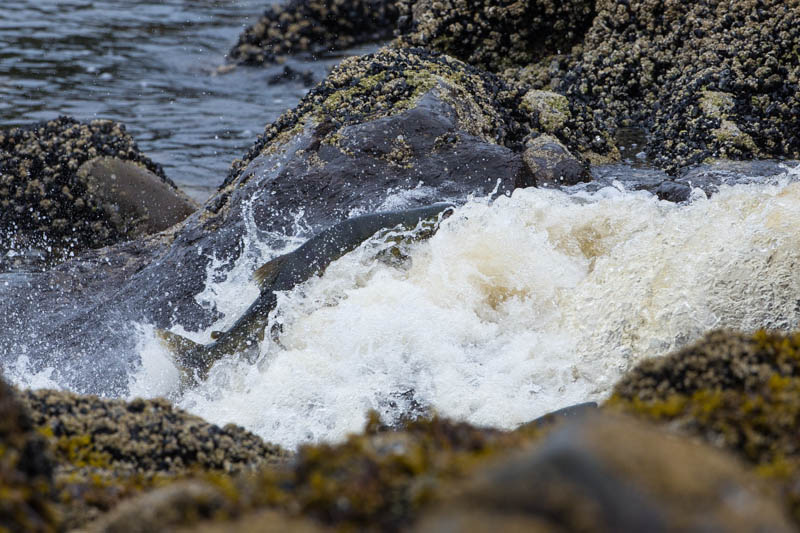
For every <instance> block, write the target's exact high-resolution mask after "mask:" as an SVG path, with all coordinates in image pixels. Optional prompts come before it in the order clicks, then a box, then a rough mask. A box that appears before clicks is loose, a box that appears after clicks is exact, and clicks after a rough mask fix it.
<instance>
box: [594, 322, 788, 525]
mask: <svg viewBox="0 0 800 533" xmlns="http://www.w3.org/2000/svg"><path fill="white" fill-rule="evenodd" d="M608 406H609V407H613V408H615V409H619V410H623V411H625V412H628V413H632V414H634V415H636V416H639V417H642V418H645V419H648V420H652V421H656V422H659V423H663V424H668V425H669V427H670V428H672V429H673V430H678V431H681V432H684V433H687V434H690V435H695V436H698V437H700V438H702V439H704V440H706V441H708V442H710V443H712V444H714V445H716V446H721V447H724V448H727V449H729V450H731V451H733V452H735V453H736V454H738V455H739V456H740V457H742V458H743V459H745V460H747V461H748V462H750V463H752V464H754V465H756V466H757V467H758V472H759V473H760V474H762V475H763V476H765V477H767V478H769V479H774V480H777V481H778V482H779V483H780V485H781V486H782V487H783V490H784V495H785V497H786V498H787V501H788V503H789V505H790V506H791V508H792V511H793V513H794V518H795V520H796V521H798V522H800V446H798V440H797V427H798V425H800V334H793V335H780V334H769V333H766V332H763V331H761V332H758V333H756V334H755V335H752V334H742V333H735V332H726V331H718V332H713V333H710V334H709V335H707V336H706V337H705V338H704V339H702V340H700V341H698V342H697V343H695V344H693V345H691V346H688V347H686V348H684V349H683V350H680V351H678V352H676V353H673V354H671V355H668V356H666V357H662V358H656V359H650V360H647V361H644V362H643V363H641V364H640V365H639V366H637V367H636V368H635V369H633V370H632V371H631V372H629V373H628V374H627V375H626V376H625V377H624V378H623V379H622V380H620V382H619V383H618V384H617V385H616V387H615V389H614V393H613V395H612V397H611V398H610V400H609V401H608Z"/></svg>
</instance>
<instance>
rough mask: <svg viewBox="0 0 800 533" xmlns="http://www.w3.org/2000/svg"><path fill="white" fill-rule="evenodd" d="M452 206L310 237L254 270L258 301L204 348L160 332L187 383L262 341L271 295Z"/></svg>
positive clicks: (362, 220) (380, 216) (351, 223)
mask: <svg viewBox="0 0 800 533" xmlns="http://www.w3.org/2000/svg"><path fill="white" fill-rule="evenodd" d="M453 207H454V206H453V205H452V204H448V203H438V204H433V205H430V206H425V207H418V208H414V209H406V210H401V211H386V212H381V213H373V214H369V215H363V216H358V217H354V218H350V219H348V220H345V221H343V222H340V223H338V224H336V225H335V226H333V227H331V228H328V229H326V230H324V231H322V232H320V233H319V234H318V235H315V236H314V237H312V238H311V239H309V240H308V241H307V242H305V243H304V244H303V245H301V246H300V247H299V248H297V249H296V250H294V251H293V252H290V253H288V254H284V255H282V256H279V257H277V258H275V259H273V260H271V261H269V262H268V263H266V264H264V265H263V266H261V267H260V268H259V269H258V270H256V272H255V274H254V278H255V279H256V280H257V281H258V283H259V285H260V287H261V293H260V295H259V297H258V299H257V300H256V301H255V302H253V304H252V305H251V306H250V307H249V308H248V309H247V311H246V312H245V313H244V314H243V315H242V316H241V317H240V318H239V319H238V320H237V321H236V323H234V324H233V326H231V328H230V329H229V330H228V331H226V332H223V333H219V334H216V335H212V336H214V338H215V341H214V342H213V343H211V344H208V345H202V344H197V343H194V342H192V341H190V340H188V339H185V338H183V337H180V336H178V335H175V334H174V333H170V332H168V331H159V335H160V336H161V338H162V339H163V340H164V341H165V342H166V344H167V346H168V347H169V348H170V350H172V352H173V353H174V354H175V358H176V362H177V363H178V364H179V366H181V367H182V368H183V370H184V372H185V374H187V377H188V379H190V380H191V381H194V380H196V379H197V378H201V379H202V378H205V376H206V375H207V374H208V370H209V369H210V368H211V366H212V365H213V364H214V363H215V362H217V361H218V360H220V359H221V358H222V357H224V356H226V355H232V354H236V353H240V352H243V351H245V350H247V349H249V348H251V347H253V346H255V345H257V344H258V343H259V342H261V341H262V340H263V338H264V328H265V327H266V325H267V320H268V316H269V313H270V312H271V311H272V310H273V309H274V308H275V305H276V303H277V298H276V296H275V292H276V291H287V290H290V289H293V288H294V287H295V286H297V285H299V284H300V283H303V282H304V281H306V280H308V279H309V278H311V277H312V276H314V275H317V274H321V273H322V272H324V270H325V269H326V268H327V267H328V265H330V264H331V263H332V262H333V261H335V260H337V259H339V258H340V257H342V256H343V255H345V254H347V253H348V252H351V251H353V250H355V249H356V248H358V246H359V245H361V243H363V242H364V241H366V240H367V239H369V238H370V237H372V236H373V235H375V234H376V233H377V232H379V231H381V230H384V229H391V228H395V227H398V226H401V227H403V228H404V229H406V230H409V229H413V228H415V227H416V226H417V224H419V223H420V222H421V221H423V220H427V219H431V218H434V217H438V216H439V215H440V214H441V213H443V212H444V211H447V210H449V209H452V208H453Z"/></svg>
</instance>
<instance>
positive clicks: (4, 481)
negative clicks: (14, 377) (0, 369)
mask: <svg viewBox="0 0 800 533" xmlns="http://www.w3.org/2000/svg"><path fill="white" fill-rule="evenodd" d="M53 496H54V488H53V461H52V457H51V456H50V453H49V450H48V448H47V443H46V441H45V439H44V438H43V437H42V436H41V435H39V434H38V433H37V432H36V431H35V430H34V426H33V424H32V422H31V419H30V418H29V416H28V413H27V412H26V411H25V408H24V407H23V406H22V405H21V404H20V403H19V401H18V400H17V397H16V393H15V391H14V389H12V388H11V387H9V386H8V385H7V384H6V383H5V382H4V381H3V380H2V378H0V524H2V526H1V527H2V528H4V529H5V530H6V531H11V532H14V533H16V532H20V533H22V532H27V531H56V530H57V528H58V523H59V520H58V515H57V513H56V509H55V506H54V503H53V501H52V500H53Z"/></svg>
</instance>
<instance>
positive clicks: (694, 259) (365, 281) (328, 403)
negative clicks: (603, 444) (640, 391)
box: [140, 180, 800, 446]
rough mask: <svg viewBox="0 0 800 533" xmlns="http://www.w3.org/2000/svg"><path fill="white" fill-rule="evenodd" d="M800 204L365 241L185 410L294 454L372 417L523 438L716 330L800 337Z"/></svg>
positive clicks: (544, 212)
mask: <svg viewBox="0 0 800 533" xmlns="http://www.w3.org/2000/svg"><path fill="white" fill-rule="evenodd" d="M797 205H800V184H796V183H788V180H787V181H786V182H783V183H780V184H773V185H738V186H735V187H727V188H725V187H724V188H723V189H722V190H721V191H720V192H719V193H718V194H716V195H714V196H713V197H712V198H710V199H709V198H706V197H705V196H704V195H703V194H702V193H700V192H699V191H697V192H696V194H695V195H694V199H693V201H692V202H691V203H689V204H687V205H675V204H671V203H668V202H662V201H659V200H658V199H656V198H655V197H653V196H651V195H649V194H647V193H644V192H638V193H637V192H626V191H624V190H619V189H617V188H613V187H609V188H606V189H603V190H601V191H599V192H596V193H578V194H573V195H567V194H564V193H561V192H558V191H553V190H537V189H526V190H518V191H516V192H515V193H514V194H513V196H511V197H501V198H499V199H497V200H496V201H494V202H491V203H490V202H488V201H486V200H477V201H471V202H469V203H468V204H466V205H465V206H463V207H461V208H459V209H458V210H457V211H456V213H455V214H454V215H453V216H451V217H450V218H449V219H447V220H446V221H444V222H443V223H442V225H441V228H440V229H439V231H438V233H436V235H435V236H434V237H432V238H430V239H428V240H423V241H418V242H413V241H412V242H407V243H406V244H403V245H401V247H400V248H401V249H400V250H399V251H398V253H387V250H386V245H385V244H381V243H378V242H376V241H373V242H368V243H366V244H365V245H363V246H362V247H360V248H359V249H357V250H356V251H354V252H352V253H350V254H348V255H346V256H345V257H343V258H341V259H340V260H338V261H336V262H335V263H333V264H332V265H331V266H330V267H329V268H328V269H327V270H326V272H325V273H324V275H323V276H321V277H315V278H313V279H311V280H309V281H308V282H307V283H304V284H303V285H301V286H299V287H297V288H296V289H295V290H293V291H289V292H286V293H282V294H280V295H279V298H278V306H277V308H276V310H275V311H274V312H273V314H272V317H271V326H270V330H271V331H272V332H273V333H274V334H273V335H267V336H266V337H265V340H264V342H263V344H262V345H261V346H260V355H259V358H258V360H257V361H255V362H249V361H245V360H242V359H237V358H232V359H230V360H227V361H224V362H221V363H218V364H217V365H216V366H215V367H214V368H213V369H212V372H211V375H210V377H209V379H208V380H207V381H206V382H205V383H203V384H202V385H200V386H199V387H197V388H196V389H194V390H190V391H188V392H186V393H185V394H184V395H183V396H182V397H181V398H180V399H179V404H180V405H181V406H183V407H184V408H187V409H189V410H191V411H193V412H195V413H197V414H199V415H200V416H203V417H205V418H206V419H209V420H211V421H213V422H216V423H226V422H236V423H239V424H242V425H244V426H245V427H247V428H249V429H251V430H253V431H255V432H256V433H258V434H260V435H261V436H263V437H264V438H265V439H267V440H270V441H273V442H277V443H280V444H283V445H286V446H294V445H296V444H298V443H302V442H305V441H315V440H337V439H341V438H342V437H344V436H345V435H346V434H347V433H348V432H351V431H356V430H358V429H360V427H361V426H362V424H363V422H364V417H365V413H366V411H367V410H368V409H378V410H379V411H380V412H381V413H382V414H383V416H384V417H385V418H386V419H387V420H389V421H391V420H394V419H397V418H398V417H400V416H403V415H405V414H408V413H414V412H419V411H423V410H432V411H436V412H438V413H440V414H443V415H446V416H451V417H456V418H460V419H464V420H468V421H470V422H472V423H476V424H487V425H492V426H498V427H504V428H511V427H514V426H515V425H517V424H520V423H523V422H525V421H527V420H530V419H532V418H534V417H536V416H538V415H541V414H543V413H545V412H547V411H550V410H553V409H556V408H559V407H562V406H564V405H568V404H571V403H576V402H580V401H585V400H590V399H601V398H603V397H604V395H606V394H607V393H608V391H609V390H610V388H611V386H612V385H613V383H614V382H615V381H616V380H617V379H618V378H619V377H620V376H621V375H622V373H624V372H625V371H626V370H627V369H629V368H630V367H631V365H633V364H635V363H636V362H637V361H639V360H641V359H642V358H645V357H653V356H658V355H661V354H664V353H666V352H668V351H670V350H672V349H675V348H677V347H680V346H682V345H684V344H685V343H687V342H689V341H691V340H693V339H695V338H697V337H699V336H700V335H702V334H703V332H705V331H707V330H709V329H712V328H718V327H733V328H738V329H744V330H752V329H755V328H759V327H769V328H778V329H790V328H794V327H796V326H797V325H798V320H800V306H799V305H798V301H797V294H800V276H798V274H797V265H798V264H800V234H799V233H798V232H797V231H796V228H797V227H798V224H800V210H798V209H797ZM231 279H232V278H231ZM234 285H235V283H234ZM217 294H218V295H222V296H224V294H225V291H224V290H222V291H220V292H218V293H217ZM235 318H236V317H235V316H234V317H233V319H235ZM160 349H161V348H160V347H157V346H156V345H155V344H153V345H150V346H149V348H147V349H146V350H145V351H146V352H147V353H148V354H149V355H148V357H150V358H151V360H153V358H155V359H156V360H157V359H158V358H161V359H162V360H163V359H165V358H167V357H168V356H167V355H166V354H163V352H158V350H160ZM159 353H160V355H158V354H159ZM151 366H152V365H151ZM152 379H153V378H143V379H141V380H140V381H142V382H147V381H148V380H152ZM140 390H141V389H140Z"/></svg>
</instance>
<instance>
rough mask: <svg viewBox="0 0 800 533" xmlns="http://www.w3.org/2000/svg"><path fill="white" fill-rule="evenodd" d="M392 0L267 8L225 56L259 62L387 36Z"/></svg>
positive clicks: (296, 0) (393, 14)
mask: <svg viewBox="0 0 800 533" xmlns="http://www.w3.org/2000/svg"><path fill="white" fill-rule="evenodd" d="M397 15H398V10H397V8H396V7H395V2H394V1H393V0H290V1H289V2H287V3H285V4H283V5H271V6H269V7H267V9H266V10H265V11H264V14H263V15H261V17H260V18H259V19H258V22H256V23H255V24H253V25H252V26H249V27H248V28H247V29H245V30H244V32H242V34H241V35H240V36H239V40H238V42H237V43H236V45H235V46H234V47H233V48H232V49H231V51H230V52H229V53H228V58H229V59H230V60H232V61H235V62H237V63H244V64H248V65H261V64H265V63H274V62H280V61H281V60H282V59H283V57H284V56H286V55H290V54H297V53H299V52H312V53H324V52H329V51H332V50H343V49H345V48H349V47H352V46H355V45H358V44H361V43H366V42H374V41H380V40H385V39H388V38H389V37H391V36H392V33H393V31H394V28H395V25H396V22H397Z"/></svg>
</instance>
